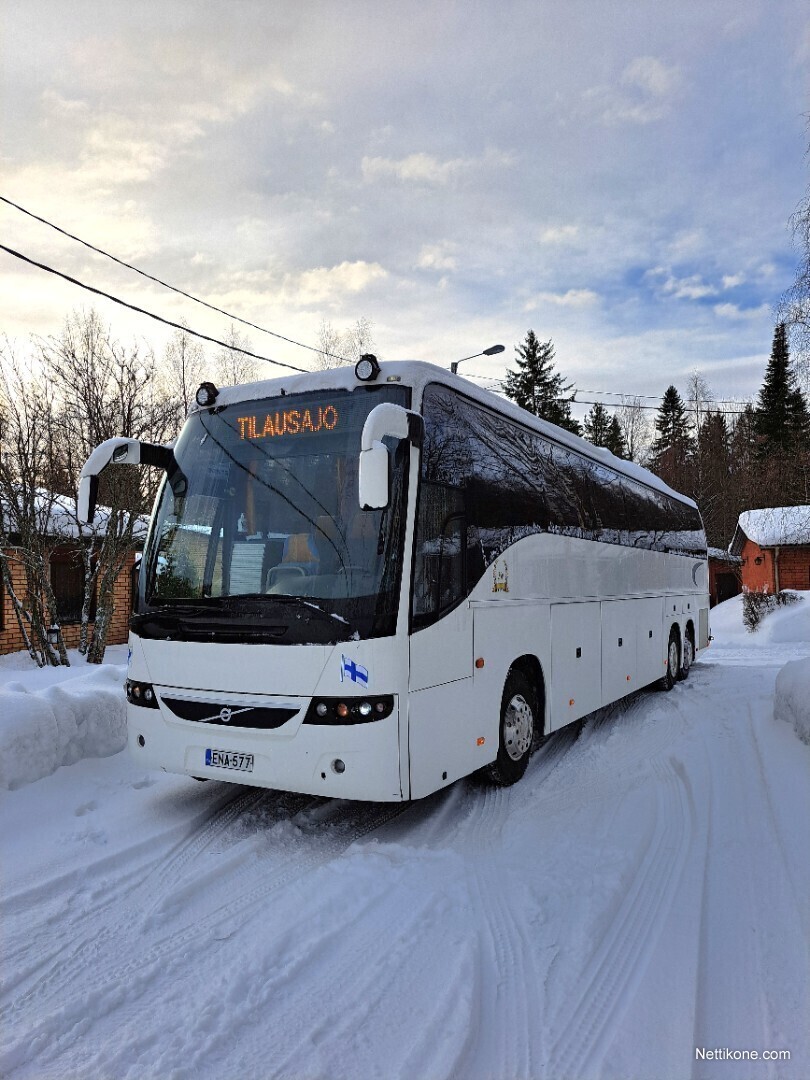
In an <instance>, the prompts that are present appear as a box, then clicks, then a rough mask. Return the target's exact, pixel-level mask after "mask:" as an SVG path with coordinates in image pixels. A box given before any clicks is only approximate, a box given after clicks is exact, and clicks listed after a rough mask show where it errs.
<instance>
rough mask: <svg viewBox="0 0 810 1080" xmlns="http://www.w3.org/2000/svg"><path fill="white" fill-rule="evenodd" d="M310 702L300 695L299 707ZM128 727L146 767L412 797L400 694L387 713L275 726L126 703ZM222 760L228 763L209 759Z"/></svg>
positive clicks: (333, 794)
mask: <svg viewBox="0 0 810 1080" xmlns="http://www.w3.org/2000/svg"><path fill="white" fill-rule="evenodd" d="M307 705H308V702H302V706H303V708H302V712H303V710H304V709H305V708H306V706H307ZM127 732H128V744H129V751H130V753H131V754H132V756H133V758H134V760H135V761H137V762H138V763H139V764H140V765H142V766H143V767H144V768H153V769H162V770H163V771H164V772H170V773H182V774H185V775H187V776H196V777H200V778H205V779H210V780H224V781H227V782H230V783H235V784H247V785H251V786H254V787H263V788H272V789H275V790H280V791H295V792H301V793H303V794H311V795H324V796H327V797H330V798H340V799H361V800H368V801H373V802H402V801H404V800H405V799H407V798H408V795H407V794H406V793H404V792H403V790H402V785H401V781H400V762H399V708H398V703H397V702H396V699H395V706H394V711H393V712H392V713H391V715H390V716H387V717H385V718H384V719H382V720H375V721H373V722H370V723H361V724H346V725H319V724H304V723H301V721H300V719H298V720H292V721H290V722H289V723H287V724H284V725H283V726H282V727H279V728H277V729H275V730H257V729H249V728H239V727H236V726H227V727H225V726H224V725H216V726H214V725H211V724H205V723H199V722H195V721H184V720H178V719H177V718H176V717H174V716H172V715H171V714H170V713H169V714H168V715H167V710H166V709H165V706H162V705H161V706H160V707H159V708H144V707H142V706H139V705H133V704H129V705H127ZM217 761H220V762H226V763H228V764H225V765H219V764H213V763H211V762H217ZM240 766H241V767H240ZM245 766H249V768H245Z"/></svg>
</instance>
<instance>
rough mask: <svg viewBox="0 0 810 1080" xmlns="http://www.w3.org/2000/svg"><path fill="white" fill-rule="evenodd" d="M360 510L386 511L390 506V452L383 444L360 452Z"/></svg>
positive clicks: (376, 443)
mask: <svg viewBox="0 0 810 1080" xmlns="http://www.w3.org/2000/svg"><path fill="white" fill-rule="evenodd" d="M358 480H359V488H360V509H361V510H384V509H385V508H386V506H388V498H389V491H388V451H387V450H386V448H385V446H384V445H383V444H382V443H381V442H374V443H373V444H372V445H371V446H370V447H369V448H368V450H361V451H360V471H359V477H358Z"/></svg>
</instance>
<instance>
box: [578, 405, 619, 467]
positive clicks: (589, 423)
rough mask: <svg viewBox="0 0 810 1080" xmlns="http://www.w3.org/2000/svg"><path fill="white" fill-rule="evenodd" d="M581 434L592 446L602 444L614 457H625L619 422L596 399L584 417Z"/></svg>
mask: <svg viewBox="0 0 810 1080" xmlns="http://www.w3.org/2000/svg"><path fill="white" fill-rule="evenodd" d="M583 434H584V436H585V438H586V439H587V440H588V442H592V443H593V445H594V446H604V447H605V449H606V450H609V451H610V452H611V454H615V455H616V457H625V455H626V453H627V449H626V447H625V445H624V436H623V435H622V428H621V424H620V423H619V418H618V417H617V416H611V415H610V413H609V412H608V411H607V409H606V408H605V406H604V405H602V403H601V402H599V401H597V402H596V404H594V405H593V406H592V407H591V410H590V412H589V413H588V415H587V416H586V417H585V423H584V430H583Z"/></svg>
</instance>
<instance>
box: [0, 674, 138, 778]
mask: <svg viewBox="0 0 810 1080" xmlns="http://www.w3.org/2000/svg"><path fill="white" fill-rule="evenodd" d="M58 670H59V669H56V668H52V669H50V670H49V671H48V669H45V671H46V672H47V673H48V674H50V672H51V671H58ZM61 670H62V671H63V672H67V671H75V670H76V669H75V668H73V669H71V668H65V669H61ZM43 673H45V672H43ZM27 674H29V677H28V678H25V680H24V681H23V680H18V681H11V682H4V683H3V685H0V788H18V787H21V786H22V785H23V784H30V783H31V782H32V781H34V780H39V779H40V778H41V777H43V776H48V775H49V774H50V773H52V772H55V771H56V769H58V768H59V767H60V765H72V764H73V763H74V762H75V761H79V760H81V759H82V758H86V757H108V756H109V755H110V754H117V753H118V751H119V750H123V748H124V746H125V745H126V738H127V736H126V698H125V697H124V692H123V690H122V684H123V682H124V679H125V678H126V668H125V667H122V666H119V665H117V664H116V665H113V664H104V665H102V666H101V667H97V668H94V669H93V670H92V671H90V672H87V673H86V674H81V675H76V676H74V677H72V678H70V679H69V680H68V681H64V682H59V683H54V684H52V685H50V686H47V685H46V686H45V687H44V688H42V689H35V688H34V687H35V686H36V683H35V682H34V680H32V679H31V678H30V675H33V674H34V673H33V672H29V673H27Z"/></svg>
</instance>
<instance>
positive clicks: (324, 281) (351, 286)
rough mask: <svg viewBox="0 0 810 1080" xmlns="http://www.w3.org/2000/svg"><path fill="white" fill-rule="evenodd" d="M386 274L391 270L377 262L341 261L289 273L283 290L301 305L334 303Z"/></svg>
mask: <svg viewBox="0 0 810 1080" xmlns="http://www.w3.org/2000/svg"><path fill="white" fill-rule="evenodd" d="M387 276H388V271H387V270H386V269H385V268H384V267H383V266H381V265H380V264H379V263H376V262H374V263H368V262H363V261H362V260H360V261H358V262H342V263H340V264H339V265H337V266H328V267H327V266H319V267H316V268H315V269H313V270H304V271H303V272H302V273H300V274H286V275H285V277H284V287H283V292H284V294H285V295H286V297H287V298H288V299H291V300H296V301H298V303H300V304H316V303H324V302H331V301H335V300H337V299H339V298H340V297H341V296H344V295H345V294H347V293H359V292H362V291H363V290H364V289H367V288H368V287H369V286H370V285H373V284H375V283H376V282H378V281H381V280H382V279H384V278H386V277H387Z"/></svg>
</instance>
